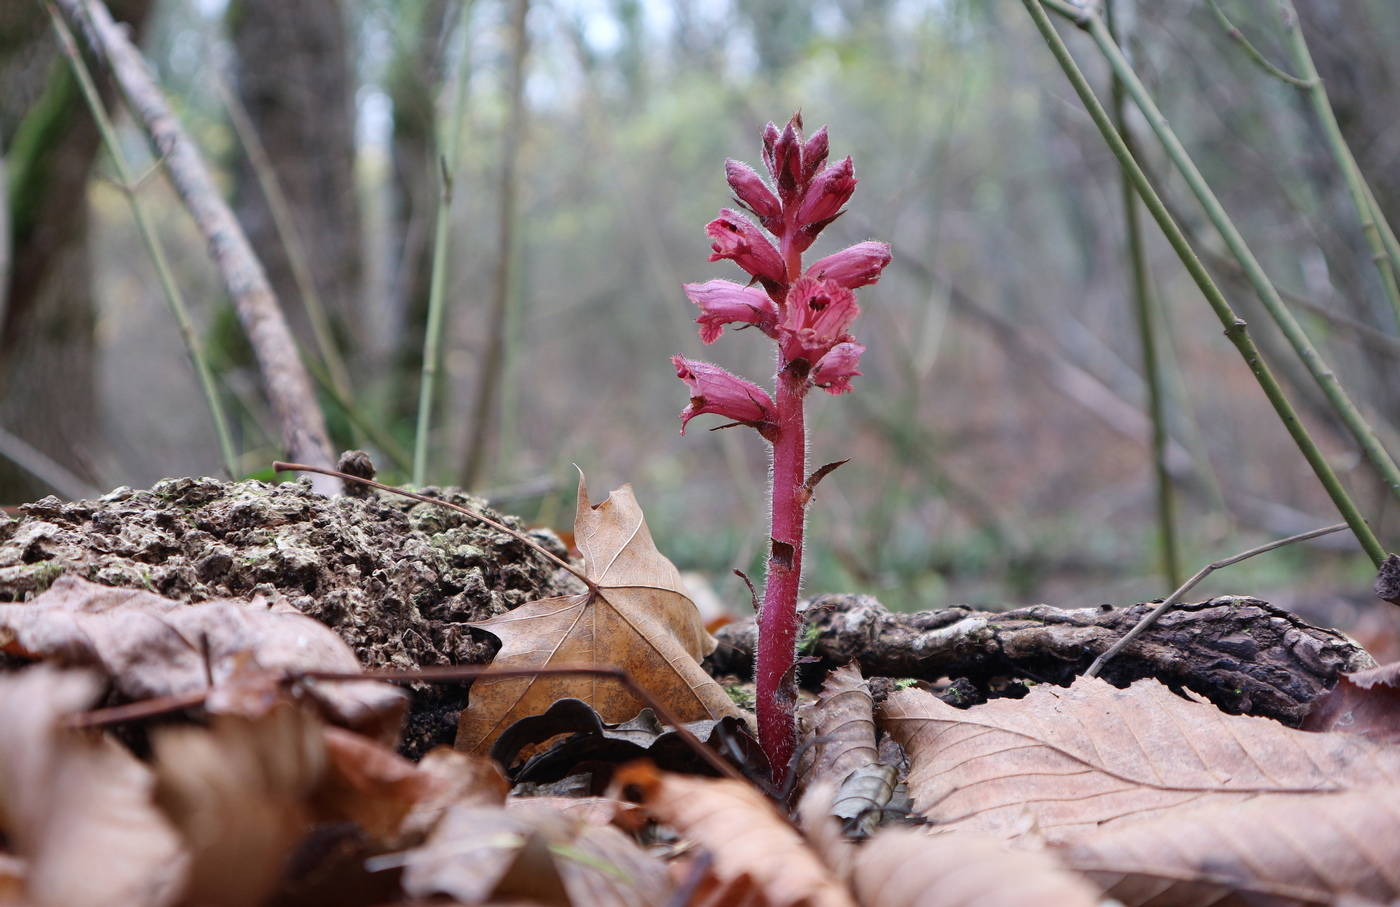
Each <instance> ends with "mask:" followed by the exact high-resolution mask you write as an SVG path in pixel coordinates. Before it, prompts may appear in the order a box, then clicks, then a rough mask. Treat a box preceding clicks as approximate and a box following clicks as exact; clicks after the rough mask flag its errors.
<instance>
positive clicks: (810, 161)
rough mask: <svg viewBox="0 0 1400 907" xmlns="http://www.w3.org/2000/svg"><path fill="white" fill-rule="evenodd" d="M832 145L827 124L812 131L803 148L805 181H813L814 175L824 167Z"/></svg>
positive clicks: (803, 177) (803, 174)
mask: <svg viewBox="0 0 1400 907" xmlns="http://www.w3.org/2000/svg"><path fill="white" fill-rule="evenodd" d="M830 145H831V143H830V140H829V139H828V138H827V135H826V127H825V126H823V127H821V128H820V129H818V130H817V131H816V132H814V133H812V137H811V138H810V139H808V140H807V144H806V145H805V146H803V148H802V181H803V182H804V183H805V182H811V181H812V177H814V176H816V175H817V171H818V170H820V169H822V164H825V163H826V155H827V152H828V151H829V150H830Z"/></svg>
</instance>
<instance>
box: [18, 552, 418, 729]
mask: <svg viewBox="0 0 1400 907" xmlns="http://www.w3.org/2000/svg"><path fill="white" fill-rule="evenodd" d="M0 642H3V646H0V648H3V649H4V651H7V652H10V653H12V654H17V655H21V656H24V657H27V658H43V659H45V660H49V661H54V662H56V663H58V664H61V665H64V666H82V667H94V668H98V669H100V670H101V671H102V672H103V673H104V674H106V676H107V678H108V679H109V680H110V681H111V683H112V685H113V686H114V687H115V688H116V690H117V692H118V693H119V694H120V695H121V696H122V697H124V698H125V699H128V700H132V701H136V700H142V699H153V698H156V697H158V696H170V695H182V694H192V693H200V692H203V691H206V690H209V689H210V688H211V683H212V690H213V691H214V692H217V691H219V690H220V688H221V687H223V686H228V685H232V684H234V683H236V682H237V678H239V677H244V678H246V676H247V675H248V674H249V673H250V671H251V670H252V668H253V666H256V667H257V668H261V669H263V670H264V671H266V672H274V673H275V672H281V671H291V670H302V671H337V672H345V673H356V672H358V671H360V662H359V659H357V658H356V657H355V653H354V651H353V650H351V648H350V647H349V646H348V645H347V644H346V643H345V642H344V640H342V639H341V638H340V637H339V636H337V635H336V634H335V631H334V630H331V629H330V628H329V627H327V626H325V625H324V624H322V623H319V622H318V621H315V620H312V619H311V618H309V617H307V616H305V615H304V614H301V613H300V612H299V611H297V610H296V609H294V608H292V607H290V606H289V605H285V604H274V605H269V604H268V603H267V601H266V600H265V599H263V598H262V597H261V596H258V597H256V598H255V599H254V600H253V601H251V602H239V601H231V600H223V601H207V602H201V603H199V604H187V603H184V602H177V601H174V600H172V599H168V598H163V597H161V596H159V595H156V594H155V593H153V592H143V591H140V590H136V589H114V588H112V587H109V586H101V585H98V584H96V583H90V582H88V581H87V580H83V579H79V578H77V577H74V576H68V575H65V576H60V577H59V578H58V579H56V580H54V583H53V585H52V586H50V587H49V589H48V591H47V592H44V593H43V594H42V595H39V596H37V597H35V598H34V599H32V600H30V601H28V602H23V603H5V604H0ZM309 688H310V689H311V692H312V695H313V697H314V698H315V699H316V701H317V703H318V704H319V705H321V706H322V708H323V709H324V710H325V711H326V713H327V717H328V718H329V719H330V720H332V721H335V722H336V723H339V724H344V725H345V726H347V727H350V728H352V729H354V730H358V731H360V732H362V733H365V734H368V735H369V736H373V737H376V738H378V739H382V740H386V741H392V740H393V739H394V738H395V737H396V736H397V734H398V731H399V726H400V723H401V722H402V719H403V714H404V711H405V710H406V708H407V698H406V696H405V694H404V692H403V691H402V690H399V689H397V688H395V687H392V686H390V685H388V684H382V683H371V682H369V681H364V682H353V683H336V684H329V683H327V684H316V685H311V686H310V687H309ZM248 700H249V697H247V696H237V695H235V696H230V697H227V698H226V701H229V702H237V703H246V702H247V701H248ZM217 702H218V699H217V697H215V702H214V703H212V704H211V705H214V706H215V707H217Z"/></svg>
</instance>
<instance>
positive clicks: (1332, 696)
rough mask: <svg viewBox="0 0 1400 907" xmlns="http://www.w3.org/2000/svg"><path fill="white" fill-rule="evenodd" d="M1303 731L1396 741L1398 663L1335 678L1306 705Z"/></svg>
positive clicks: (1399, 731)
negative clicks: (1306, 713)
mask: <svg viewBox="0 0 1400 907" xmlns="http://www.w3.org/2000/svg"><path fill="white" fill-rule="evenodd" d="M1303 730H1305V731H1337V732H1338V733H1343V734H1356V735H1358V736H1360V737H1365V738H1367V739H1368V740H1374V741H1376V742H1377V743H1400V662H1393V663H1391V664H1388V665H1381V666H1380V667H1378V668H1371V669H1369V670H1366V671H1357V672H1355V673H1352V674H1343V675H1342V676H1341V677H1339V678H1337V683H1336V685H1335V686H1334V687H1332V689H1330V690H1326V691H1324V692H1322V693H1320V694H1318V696H1317V698H1316V699H1314V700H1313V701H1312V703H1311V704H1310V706H1309V708H1308V715H1307V717H1306V718H1304V719H1303Z"/></svg>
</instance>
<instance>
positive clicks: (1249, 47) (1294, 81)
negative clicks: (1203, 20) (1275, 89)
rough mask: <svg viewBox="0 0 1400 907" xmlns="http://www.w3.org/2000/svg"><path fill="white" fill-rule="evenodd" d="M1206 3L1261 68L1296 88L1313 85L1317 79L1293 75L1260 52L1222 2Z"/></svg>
mask: <svg viewBox="0 0 1400 907" xmlns="http://www.w3.org/2000/svg"><path fill="white" fill-rule="evenodd" d="M1206 3H1207V4H1208V5H1209V6H1210V11H1211V12H1212V13H1214V14H1215V21H1217V22H1219V23H1220V27H1221V28H1223V29H1225V35H1226V36H1227V37H1228V38H1229V39H1230V40H1231V41H1234V42H1235V43H1236V44H1238V45H1239V46H1240V49H1241V50H1243V51H1244V52H1245V55H1246V56H1248V57H1249V58H1250V59H1251V60H1253V61H1254V62H1255V63H1256V64H1258V66H1259V68H1260V69H1262V70H1264V71H1265V72H1267V73H1268V74H1269V75H1271V76H1273V77H1274V78H1275V79H1279V80H1280V81H1283V82H1287V83H1288V84H1289V85H1292V86H1293V87H1294V88H1312V87H1313V84H1314V82H1315V81H1316V79H1311V80H1310V79H1300V78H1298V77H1297V76H1291V75H1289V74H1288V73H1286V72H1284V71H1283V70H1282V69H1279V68H1278V67H1277V66H1275V65H1274V64H1273V63H1270V62H1269V59H1268V57H1265V56H1264V55H1263V54H1262V53H1260V52H1259V48H1257V47H1255V46H1254V45H1253V44H1251V43H1249V39H1248V38H1246V37H1245V36H1244V32H1242V31H1240V30H1239V28H1238V27H1237V26H1236V25H1235V23H1233V22H1231V21H1230V17H1229V16H1227V15H1225V10H1223V9H1221V8H1220V4H1219V3H1217V2H1216V0H1206Z"/></svg>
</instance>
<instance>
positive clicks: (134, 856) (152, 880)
mask: <svg viewBox="0 0 1400 907" xmlns="http://www.w3.org/2000/svg"><path fill="white" fill-rule="evenodd" d="M101 688H102V685H101V683H100V682H99V680H98V679H97V678H96V677H95V676H93V675H92V674H90V673H86V672H82V673H79V672H61V671H58V670H55V669H53V668H49V667H34V668H30V669H28V670H25V671H22V672H19V673H17V674H10V675H6V676H4V677H2V678H0V729H3V730H2V731H0V839H4V840H7V841H8V842H9V845H10V846H11V847H12V848H13V849H14V851H15V852H16V854H17V855H18V856H19V857H21V858H23V859H24V860H25V864H26V865H25V866H24V869H23V876H24V877H23V887H24V901H25V902H27V903H29V904H34V905H75V904H82V905H84V907H106V905H111V907H157V905H166V904H173V903H175V901H176V899H177V897H178V896H179V894H180V890H181V888H182V887H183V886H184V882H185V875H186V871H187V869H188V865H189V859H188V856H187V854H186V853H185V851H184V849H183V848H182V846H181V844H180V839H179V836H178V835H177V834H176V832H175V829H174V828H173V827H172V826H171V824H170V823H169V822H168V821H166V819H165V817H164V816H163V815H161V813H160V811H159V810H158V809H156V807H155V806H154V805H153V804H152V802H151V791H152V789H153V788H154V786H155V779H154V777H153V776H152V774H151V771H150V769H148V768H147V767H146V766H145V765H143V764H141V763H140V762H139V761H137V760H136V758H135V757H133V756H132V755H131V754H130V753H129V752H128V751H127V750H126V749H125V748H124V747H122V746H120V745H119V744H117V743H116V742H115V741H114V740H112V739H111V738H110V737H107V736H98V735H93V734H88V733H81V732H77V731H70V730H67V729H65V728H63V727H61V722H62V720H63V719H64V718H65V717H67V716H68V715H70V714H72V713H74V712H78V711H80V710H82V709H85V708H88V707H90V706H91V704H92V702H93V700H94V699H95V698H96V697H97V696H98V694H99V693H100V691H101ZM4 872H5V871H4V870H3V869H0V878H3V875H4ZM7 885H11V886H12V885H13V882H8V883H7V882H3V881H0V889H2V888H4V887H6V886H7Z"/></svg>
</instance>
